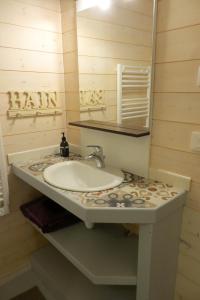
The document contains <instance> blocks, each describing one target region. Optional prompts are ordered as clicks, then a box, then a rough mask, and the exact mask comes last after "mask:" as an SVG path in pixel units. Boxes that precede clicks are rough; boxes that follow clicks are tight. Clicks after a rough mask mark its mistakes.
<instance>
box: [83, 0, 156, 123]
mask: <svg viewBox="0 0 200 300" xmlns="http://www.w3.org/2000/svg"><path fill="white" fill-rule="evenodd" d="M153 1H154V0H78V1H77V39H78V64H79V89H80V112H81V116H80V120H81V121H83V120H94V121H104V122H112V124H113V123H115V124H117V125H119V126H122V127H123V128H124V127H127V128H136V127H143V128H145V127H149V115H150V103H151V77H152V76H151V73H152V72H151V66H152V31H153Z"/></svg>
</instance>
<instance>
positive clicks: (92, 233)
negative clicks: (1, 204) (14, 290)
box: [12, 157, 186, 300]
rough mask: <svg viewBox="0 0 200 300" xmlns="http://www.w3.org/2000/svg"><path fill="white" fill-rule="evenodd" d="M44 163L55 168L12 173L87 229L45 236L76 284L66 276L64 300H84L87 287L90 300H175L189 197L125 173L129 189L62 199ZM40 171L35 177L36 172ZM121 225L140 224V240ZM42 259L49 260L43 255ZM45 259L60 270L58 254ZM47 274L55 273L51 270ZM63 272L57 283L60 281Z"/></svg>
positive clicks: (23, 166) (26, 166)
mask: <svg viewBox="0 0 200 300" xmlns="http://www.w3.org/2000/svg"><path fill="white" fill-rule="evenodd" d="M47 160H48V163H55V161H54V160H56V158H54V157H51V158H49V157H48V158H46V160H45V159H43V161H37V162H33V161H32V162H31V163H30V162H29V163H27V162H26V163H19V162H18V163H14V164H13V167H12V169H13V172H14V174H15V175H16V176H18V177H19V178H21V179H22V180H24V181H25V182H27V183H28V184H30V185H31V186H33V187H34V188H36V189H38V190H39V191H40V192H41V193H43V194H44V195H46V196H48V197H49V198H51V199H52V200H54V201H55V202H57V203H58V204H59V205H61V206H63V207H64V208H66V209H67V210H69V211H70V212H71V213H73V214H75V215H76V216H77V217H79V218H80V219H81V220H82V221H83V223H82V222H81V223H77V224H75V225H72V226H70V227H67V228H64V229H61V230H58V231H56V232H52V233H49V234H44V236H45V238H46V239H47V240H48V241H49V242H50V243H51V244H52V245H53V246H54V247H55V248H56V249H57V250H58V251H59V253H61V254H62V256H61V258H62V259H63V260H64V261H65V260H66V265H69V270H72V271H70V272H72V274H74V275H73V276H72V277H73V278H71V280H72V282H71V284H70V283H69V281H68V280H67V276H68V275H67V274H66V275H63V276H66V286H65V288H66V295H67V294H68V292H67V291H68V289H69V290H70V292H69V296H68V298H66V299H67V300H76V299H77V300H79V299H80V300H84V299H86V298H84V284H85V295H88V296H87V300H94V299H95V300H98V299H101V300H112V299H113V300H114V299H115V300H118V299H119V300H121V299H123V300H129V299H132V300H173V299H174V289H175V279H176V268H177V258H178V248H179V237H180V228H181V217H182V209H183V205H184V202H185V197H186V193H185V192H184V191H183V190H180V189H177V188H175V187H173V186H171V185H167V184H164V183H161V182H157V181H152V180H145V179H144V178H141V177H138V176H136V175H133V174H131V173H127V172H125V173H124V175H125V181H124V183H122V185H120V186H119V187H116V188H114V189H112V190H107V191H101V192H98V193H80V192H70V191H64V190H61V189H58V188H55V187H53V186H51V185H49V184H47V183H46V182H45V181H44V179H43V176H42V168H41V166H42V164H46V163H47ZM49 160H50V161H49ZM37 164H38V166H39V167H40V168H39V169H38V170H37V169H34V168H35V167H36V166H37ZM32 166H34V168H33V167H32ZM84 222H85V223H86V224H93V223H94V228H93V229H90V230H89V229H87V228H86V226H85V225H84ZM120 223H133V224H134V223H137V224H139V235H138V236H137V235H130V236H128V235H127V233H126V231H125V230H124V229H123V227H122V226H121V225H120ZM37 229H38V228H37ZM38 230H39V229H38ZM40 251H43V256H44V257H45V254H44V253H45V249H43V250H40ZM46 251H47V254H46V256H47V257H48V255H50V254H48V253H50V252H51V255H50V257H51V258H50V259H49V266H48V268H51V267H50V265H51V264H55V263H56V255H55V261H54V259H53V254H52V252H54V251H52V250H49V249H46ZM59 255H60V254H59ZM36 257H38V259H39V261H40V262H38V264H40V265H41V266H42V264H43V262H42V261H43V260H42V258H41V257H42V254H41V253H40V254H38V256H37V253H36V254H35V255H34V256H33V260H34V261H35V265H37V263H36V261H37V258H36ZM59 257H60V256H59ZM61 258H60V261H62V259H61ZM63 265H64V263H61V267H60V268H58V270H57V271H56V272H58V273H59V270H60V271H62V272H64V273H65V272H66V273H67V272H68V271H67V270H65V271H63V270H62V269H63ZM74 267H75V268H74ZM44 268H45V266H44ZM48 268H47V269H48ZM66 268H67V267H66ZM48 272H49V274H50V273H51V272H50V270H49V271H48V270H47V273H48ZM62 272H61V275H59V274H58V277H59V276H62ZM76 278H77V281H76ZM84 278H85V280H84ZM62 280H63V279H62ZM79 281H80V282H79ZM75 282H76V285H75ZM84 282H85V283H84ZM79 284H80V286H81V289H82V298H80V297H79V296H75V294H73V292H72V285H74V289H75V290H74V293H75V292H76V289H79ZM90 291H91V293H90ZM70 293H71V294H70ZM95 293H96V296H95ZM70 295H71V296H70ZM70 297H71V298H70Z"/></svg>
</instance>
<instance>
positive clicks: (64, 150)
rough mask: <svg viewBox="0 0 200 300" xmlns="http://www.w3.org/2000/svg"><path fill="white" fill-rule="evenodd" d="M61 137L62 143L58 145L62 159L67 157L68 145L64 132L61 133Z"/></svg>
mask: <svg viewBox="0 0 200 300" xmlns="http://www.w3.org/2000/svg"><path fill="white" fill-rule="evenodd" d="M62 135H63V136H62V141H61V143H60V155H61V156H63V157H69V144H68V142H67V140H66V137H65V133H64V132H62Z"/></svg>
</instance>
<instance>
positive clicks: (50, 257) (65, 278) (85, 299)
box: [31, 245, 136, 300]
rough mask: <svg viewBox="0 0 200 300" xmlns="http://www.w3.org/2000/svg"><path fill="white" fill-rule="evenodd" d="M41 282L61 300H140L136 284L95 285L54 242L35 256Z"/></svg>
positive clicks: (33, 259)
mask: <svg viewBox="0 0 200 300" xmlns="http://www.w3.org/2000/svg"><path fill="white" fill-rule="evenodd" d="M31 265H32V270H33V272H34V274H35V275H36V278H38V280H39V282H40V284H41V285H42V286H45V287H46V289H47V290H48V291H51V294H52V298H53V299H59V300H80V299H81V300H94V299H95V300H113V299H114V300H136V287H135V286H122V285H121V286H116V285H95V284H93V283H92V282H91V281H90V280H88V279H87V278H86V277H85V276H84V275H83V274H81V272H79V271H78V270H77V269H76V268H75V267H74V266H73V265H72V264H71V263H70V262H69V261H68V260H67V259H66V258H65V257H64V256H63V255H62V254H61V253H60V252H59V251H57V250H56V249H55V248H54V247H52V246H51V245H48V246H47V247H45V248H42V249H40V250H38V251H37V252H35V253H34V254H33V255H32V259H31Z"/></svg>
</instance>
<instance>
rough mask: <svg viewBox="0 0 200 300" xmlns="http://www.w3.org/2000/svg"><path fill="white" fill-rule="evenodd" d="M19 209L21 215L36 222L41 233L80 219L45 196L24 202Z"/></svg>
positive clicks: (57, 228)
mask: <svg viewBox="0 0 200 300" xmlns="http://www.w3.org/2000/svg"><path fill="white" fill-rule="evenodd" d="M20 209H21V211H22V213H23V215H24V216H25V217H26V218H28V219H29V220H31V221H32V222H33V223H34V224H36V225H37V226H38V227H39V228H40V229H41V230H42V232H43V233H48V232H53V231H56V230H59V229H61V228H64V227H66V226H69V225H72V224H75V223H77V222H80V219H78V218H77V217H76V216H74V215H73V214H71V213H70V212H68V211H67V210H66V209H64V208H63V207H61V206H60V205H58V204H57V203H55V202H54V201H52V200H50V199H49V198H47V197H42V198H39V199H36V200H33V201H31V202H28V203H25V204H23V205H22V206H21V207H20Z"/></svg>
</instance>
